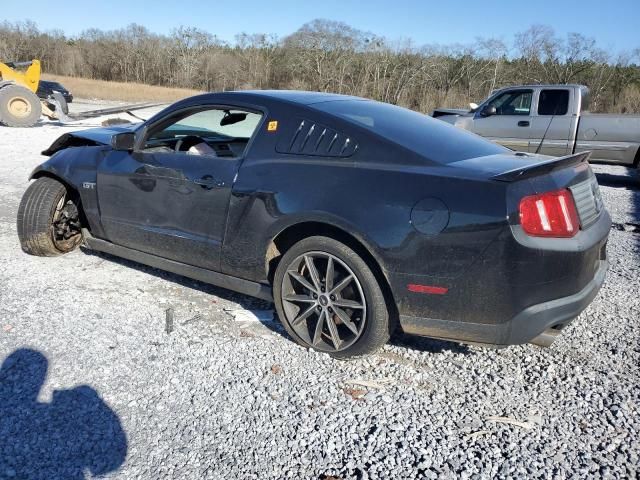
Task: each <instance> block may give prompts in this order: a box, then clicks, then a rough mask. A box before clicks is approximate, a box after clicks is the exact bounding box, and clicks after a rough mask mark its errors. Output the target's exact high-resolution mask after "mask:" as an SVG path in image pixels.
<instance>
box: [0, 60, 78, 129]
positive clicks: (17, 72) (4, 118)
mask: <svg viewBox="0 0 640 480" xmlns="http://www.w3.org/2000/svg"><path fill="white" fill-rule="evenodd" d="M22 69H24V71H21V70H22ZM39 83H40V61H38V60H32V61H30V62H8V63H2V62H0V123H1V124H3V125H6V126H9V127H31V126H33V125H35V124H36V123H37V122H38V120H39V119H40V115H43V114H44V115H45V116H47V117H49V118H51V119H58V115H57V114H56V110H58V109H59V108H64V107H65V106H66V105H60V104H59V102H60V101H62V102H64V97H62V95H60V96H58V97H57V98H56V99H55V101H54V102H52V101H48V100H40V99H39V98H38V96H37V95H36V91H37V90H38V84H39ZM55 103H58V105H56V104H55ZM65 104H66V102H65Z"/></svg>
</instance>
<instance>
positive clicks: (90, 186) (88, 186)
mask: <svg viewBox="0 0 640 480" xmlns="http://www.w3.org/2000/svg"><path fill="white" fill-rule="evenodd" d="M82 188H86V189H87V190H93V189H94V188H96V184H95V182H84V183H83V184H82Z"/></svg>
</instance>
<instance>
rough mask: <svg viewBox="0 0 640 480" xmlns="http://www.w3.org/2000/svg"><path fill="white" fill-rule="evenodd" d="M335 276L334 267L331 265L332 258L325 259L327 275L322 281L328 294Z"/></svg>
mask: <svg viewBox="0 0 640 480" xmlns="http://www.w3.org/2000/svg"><path fill="white" fill-rule="evenodd" d="M334 275H335V270H334V265H333V257H328V258H327V275H326V277H325V279H324V286H325V287H326V289H327V292H330V291H331V289H332V288H333V276H334Z"/></svg>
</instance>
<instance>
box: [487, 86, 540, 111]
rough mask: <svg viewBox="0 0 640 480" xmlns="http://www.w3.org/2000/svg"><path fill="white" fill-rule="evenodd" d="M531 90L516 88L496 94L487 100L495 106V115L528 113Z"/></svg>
mask: <svg viewBox="0 0 640 480" xmlns="http://www.w3.org/2000/svg"><path fill="white" fill-rule="evenodd" d="M532 96H533V90H517V91H513V90H511V91H509V92H505V93H503V94H502V95H498V96H497V97H496V98H494V99H493V100H491V102H489V105H490V106H493V107H496V115H530V114H531V97H532Z"/></svg>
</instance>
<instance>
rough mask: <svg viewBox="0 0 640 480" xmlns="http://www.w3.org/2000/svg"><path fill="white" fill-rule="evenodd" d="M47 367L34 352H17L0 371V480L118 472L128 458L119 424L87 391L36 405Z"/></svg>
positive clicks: (86, 388) (63, 394)
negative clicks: (0, 479) (1, 479)
mask: <svg viewBox="0 0 640 480" xmlns="http://www.w3.org/2000/svg"><path fill="white" fill-rule="evenodd" d="M48 363H49V362H48V360H47V358H46V357H45V356H44V355H43V354H42V353H40V352H38V351H36V350H31V349H18V350H15V351H14V352H13V353H11V354H10V355H9V356H8V357H6V358H5V359H4V361H3V363H2V366H1V367H0V478H3V479H4V478H18V479H23V478H29V479H47V480H49V479H69V480H73V479H84V478H85V474H86V473H87V472H90V473H91V474H92V475H105V474H107V473H110V472H114V471H116V470H117V469H118V468H120V466H121V465H122V464H123V463H124V461H125V458H126V454H127V437H126V434H125V432H124V430H123V429H122V425H121V423H120V419H119V418H118V416H117V415H116V413H115V412H113V410H111V409H110V408H109V406H108V405H107V404H106V403H105V402H104V401H103V400H102V399H101V398H100V397H99V395H98V393H97V392H96V391H95V390H94V389H93V388H91V387H89V386H87V385H80V386H77V387H74V388H72V389H69V390H55V391H54V392H53V395H52V401H51V402H50V403H46V402H39V401H38V395H39V393H40V389H41V388H42V386H43V384H44V382H45V380H46V377H47V369H48Z"/></svg>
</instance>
